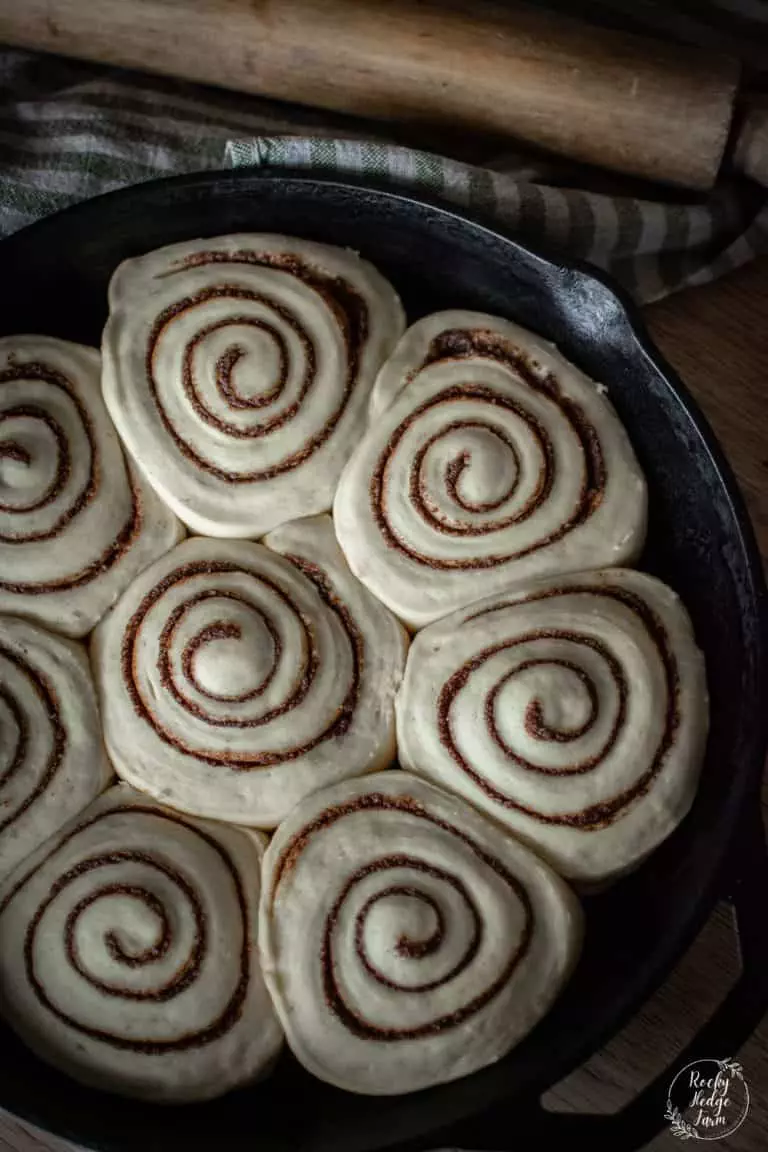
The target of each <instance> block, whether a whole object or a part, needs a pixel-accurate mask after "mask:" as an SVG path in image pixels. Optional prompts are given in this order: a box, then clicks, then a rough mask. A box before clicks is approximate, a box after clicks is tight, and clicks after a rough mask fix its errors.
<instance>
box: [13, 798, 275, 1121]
mask: <svg viewBox="0 0 768 1152" xmlns="http://www.w3.org/2000/svg"><path fill="white" fill-rule="evenodd" d="M261 853H262V845H261V841H260V840H258V839H257V835H256V834H250V833H247V832H245V831H241V830H236V829H231V828H224V827H221V826H218V825H214V824H206V823H204V822H198V821H194V822H190V821H188V820H184V819H183V818H182V817H180V816H179V815H178V813H175V812H171V811H169V810H167V809H165V808H163V807H161V806H160V805H156V804H153V803H152V802H151V801H149V800H148V799H147V798H146V797H142V796H140V795H139V794H138V793H136V792H134V791H133V790H132V789H130V788H128V787H127V786H125V785H119V786H117V787H115V788H112V789H110V790H109V791H108V792H106V793H105V794H104V795H103V796H102V797H100V798H99V799H98V800H97V801H96V802H95V803H94V804H93V805H92V806H91V807H90V808H88V809H87V810H86V811H85V812H84V813H83V814H82V815H81V817H80V819H79V820H78V821H77V822H75V823H72V824H70V825H69V826H68V827H67V828H66V829H64V831H63V832H61V833H60V834H59V835H58V836H57V837H56V838H55V839H54V840H53V841H49V842H48V843H47V844H45V845H44V846H43V848H42V849H40V850H39V851H38V852H37V853H36V854H35V855H34V856H33V857H32V858H31V859H29V860H28V861H26V863H25V864H23V865H22V866H21V867H20V868H19V869H18V870H17V872H15V873H14V874H13V875H12V876H11V877H10V878H9V880H8V881H7V882H6V884H5V886H4V888H3V890H2V892H0V932H2V938H3V948H2V953H1V954H0V998H1V999H2V1005H3V1012H4V1015H5V1016H6V1018H7V1019H8V1021H9V1022H10V1024H11V1025H12V1026H13V1027H14V1028H15V1029H16V1030H17V1031H18V1032H19V1034H20V1035H21V1036H22V1038H23V1039H25V1040H26V1042H27V1043H28V1044H29V1045H30V1047H31V1048H33V1049H34V1050H35V1051H36V1052H37V1053H38V1055H40V1056H41V1057H42V1058H43V1059H45V1060H47V1061H49V1062H50V1063H52V1064H55V1065H57V1066H60V1067H62V1068H63V1069H64V1070H65V1071H66V1072H68V1073H69V1074H70V1075H72V1076H74V1077H75V1078H77V1079H79V1080H82V1081H83V1082H84V1083H86V1084H92V1085H95V1086H97V1087H102V1088H107V1089H109V1090H111V1091H113V1092H119V1093H121V1094H123V1095H128V1096H137V1097H145V1098H148V1099H154V1100H161V1101H179V1102H180V1101H189V1100H199V1099H207V1098H209V1097H212V1096H217V1095H220V1094H221V1093H223V1092H226V1091H228V1090H229V1089H231V1088H234V1087H236V1086H238V1085H240V1084H244V1083H247V1082H248V1081H250V1080H253V1079H254V1078H255V1077H257V1076H259V1075H260V1074H262V1073H263V1072H264V1071H265V1070H266V1069H267V1068H268V1067H269V1065H270V1064H271V1063H272V1062H273V1060H274V1059H275V1057H276V1055H277V1053H278V1051H279V1048H280V1044H281V1032H280V1027H279V1025H278V1023H277V1020H276V1018H275V1015H274V1013H273V1011H272V1008H271V1005H270V1002H269V997H268V995H267V992H266V989H265V987H264V983H263V980H262V977H261V973H260V970H259V968H258V964H257V961H256V946H257V936H256V933H257V917H256V910H257V903H258V895H259V892H258V889H259V870H260V861H261Z"/></svg>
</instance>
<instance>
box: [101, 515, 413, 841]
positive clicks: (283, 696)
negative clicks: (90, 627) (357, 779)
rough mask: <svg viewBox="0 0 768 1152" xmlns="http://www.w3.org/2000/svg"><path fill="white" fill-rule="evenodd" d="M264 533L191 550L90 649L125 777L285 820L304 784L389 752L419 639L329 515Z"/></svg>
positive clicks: (180, 801)
mask: <svg viewBox="0 0 768 1152" xmlns="http://www.w3.org/2000/svg"><path fill="white" fill-rule="evenodd" d="M266 543H267V545H268V547H264V546H262V545H259V544H253V543H251V542H249V541H220V540H219V541H217V540H209V539H202V538H195V539H191V540H187V541H186V542H185V543H183V544H181V545H179V547H178V548H176V549H175V550H174V551H173V552H171V553H169V554H168V555H167V556H165V557H163V559H162V560H160V561H159V562H158V563H157V564H155V565H153V567H152V568H150V569H149V570H148V571H147V572H145V573H144V574H143V575H142V576H140V577H139V579H138V580H137V581H136V582H135V583H134V584H133V585H132V586H131V588H130V589H129V590H128V591H127V592H126V594H125V595H124V596H123V598H122V600H121V601H120V602H119V604H118V605H117V606H116V607H115V609H114V610H113V611H112V612H111V613H110V615H109V616H108V617H107V618H106V620H104V622H103V623H102V624H101V625H100V626H99V628H98V629H97V630H96V632H95V634H94V641H93V656H94V663H95V669H96V679H97V684H98V687H99V691H100V695H101V703H102V711H103V716H104V731H105V738H106V742H107V748H108V750H109V753H110V756H111V757H112V759H113V761H114V763H115V766H116V768H117V771H118V773H119V775H120V776H122V777H123V778H124V779H126V780H128V781H129V782H130V783H131V784H134V785H135V786H136V787H137V788H141V789H142V790H143V791H145V792H148V793H150V794H151V795H153V796H155V797H156V798H157V799H159V800H161V801H163V802H166V803H168V804H171V805H172V806H173V807H175V808H179V809H181V810H182V811H184V812H193V813H197V814H199V815H204V816H211V817H215V818H217V819H220V820H231V821H234V822H235V823H241V824H250V825H254V826H256V827H261V828H272V827H274V826H275V825H276V824H278V823H279V822H280V821H281V820H282V819H283V818H284V817H285V816H286V815H287V813H288V812H289V811H290V809H291V808H292V807H293V805H294V804H295V803H296V802H297V801H298V800H300V799H301V798H302V797H303V796H305V795H306V794H307V793H309V792H313V791H315V790H316V789H318V788H321V787H323V786H324V785H326V784H331V783H334V782H336V781H338V780H342V779H344V778H345V777H347V776H357V775H361V774H362V773H364V772H370V771H373V770H375V769H377V768H382V767H386V765H387V764H389V763H390V762H391V760H392V759H393V757H394V755H395V721H394V696H395V692H396V690H397V687H398V686H399V683H400V680H401V677H402V671H403V667H404V664H405V654H406V638H405V633H404V631H403V629H402V627H401V625H400V624H399V623H398V622H397V621H396V620H395V618H394V617H393V616H392V615H391V614H390V613H389V612H388V611H387V609H386V608H384V607H383V606H382V605H381V604H379V603H378V602H377V601H376V600H374V598H373V597H372V596H371V595H370V594H369V593H368V592H367V591H366V590H365V589H364V588H363V587H362V586H361V585H360V584H358V582H357V581H356V580H355V579H354V577H353V576H352V574H351V573H350V571H349V569H348V568H347V566H346V564H345V563H344V559H343V557H342V555H341V552H340V551H339V548H338V545H337V544H336V541H335V538H334V535H333V529H332V526H331V522H330V519H329V518H328V517H327V516H324V517H317V518H313V519H309V520H303V521H297V522H294V523H292V524H287V525H284V526H283V527H282V528H280V529H278V530H276V531H275V532H274V533H273V534H272V535H270V536H269V537H267V540H266ZM279 553H283V555H279Z"/></svg>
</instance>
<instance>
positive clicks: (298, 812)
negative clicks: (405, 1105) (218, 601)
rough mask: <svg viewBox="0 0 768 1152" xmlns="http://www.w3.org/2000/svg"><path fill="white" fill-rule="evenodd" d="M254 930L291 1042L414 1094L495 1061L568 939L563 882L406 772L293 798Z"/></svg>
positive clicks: (307, 1059) (321, 1070)
mask: <svg viewBox="0 0 768 1152" xmlns="http://www.w3.org/2000/svg"><path fill="white" fill-rule="evenodd" d="M259 941H260V948H261V954H262V965H263V969H264V975H265V978H266V981H267V986H268V988H269V991H270V993H271V994H272V998H273V1000H274V1003H275V1007H276V1008H277V1011H278V1014H279V1015H280V1018H281V1020H282V1022H283V1026H284V1028H285V1031H286V1037H287V1039H288V1042H289V1044H290V1046H291V1048H292V1049H293V1052H294V1053H295V1055H296V1056H297V1057H298V1059H299V1060H300V1061H301V1063H302V1064H304V1065H305V1067H306V1068H308V1069H309V1071H310V1072H313V1073H314V1074H315V1075H316V1076H319V1077H320V1079H322V1080H327V1081H329V1082H330V1083H332V1084H336V1085H338V1086H339V1087H340V1088H346V1089H347V1090H349V1091H351V1092H362V1093H368V1094H375V1095H387V1094H395V1093H404V1092H415V1091H416V1090H418V1089H420V1088H426V1087H428V1086H430V1085H433V1084H438V1083H441V1082H443V1081H447V1080H455V1079H456V1078H457V1077H459V1076H466V1075H468V1074H469V1073H470V1072H474V1071H476V1070H477V1069H478V1068H482V1067H483V1066H485V1065H486V1064H490V1063H492V1062H493V1061H495V1060H498V1059H499V1058H500V1057H502V1056H503V1055H504V1054H505V1053H506V1052H508V1051H509V1049H510V1048H511V1047H512V1046H513V1045H514V1044H515V1043H517V1041H518V1040H520V1039H521V1038H522V1037H523V1036H524V1035H525V1034H526V1033H527V1032H528V1031H529V1030H530V1029H531V1028H532V1027H533V1026H534V1024H536V1023H537V1021H538V1020H539V1019H540V1018H541V1017H542V1016H543V1015H544V1014H545V1013H546V1012H547V1010H548V1009H549V1008H550V1006H551V1005H552V1002H553V1001H554V1000H555V998H556V997H557V995H558V993H559V992H560V990H561V988H562V987H563V985H564V984H565V982H566V980H567V979H568V976H569V975H570V973H571V970H572V968H573V966H574V963H575V961H576V957H577V955H578V953H579V948H580V943H581V910H580V907H579V904H578V902H577V900H576V898H575V897H574V896H573V894H572V893H571V892H570V890H569V889H568V888H567V887H566V885H565V884H564V882H563V881H562V880H560V879H559V877H558V876H557V875H556V874H555V873H554V872H553V871H552V870H551V869H550V868H549V867H548V866H547V865H546V864H544V862H543V861H542V860H540V859H539V858H538V857H537V856H536V855H534V853H533V852H531V851H529V850H528V849H527V848H526V847H524V846H523V845H522V844H519V843H518V842H517V841H515V840H513V839H512V838H511V837H508V836H506V835H505V834H504V833H503V832H502V830H501V829H499V828H498V827H496V826H494V825H493V824H492V823H491V822H490V821H489V820H487V819H485V817H483V816H480V815H479V813H477V812H475V811H474V810H473V809H472V808H470V807H469V806H468V805H467V804H465V803H464V802H463V801H461V800H459V799H457V798H456V797H454V796H449V795H448V794H447V793H445V792H442V791H440V790H439V789H437V788H433V787H431V786H430V785H428V784H425V783H424V782H423V781H421V780H418V779H417V778H416V777H414V776H411V775H409V774H407V773H405V772H397V771H396V772H382V773H379V774H377V775H376V776H373V777H369V778H368V779H365V780H354V781H347V782H345V783H344V784H340V785H337V786H336V787H334V788H329V789H326V790H325V791H323V792H320V793H317V794H316V795H314V796H311V797H309V799H307V800H305V801H303V802H302V804H300V805H299V807H298V808H296V809H295V810H294V811H293V812H292V813H291V814H290V815H289V816H288V819H287V820H286V821H285V822H284V823H283V824H282V825H281V826H280V828H278V830H277V832H276V834H275V836H274V838H273V840H272V842H271V844H270V846H269V848H268V850H267V854H266V856H265V859H264V874H263V888H262V898H261V907H260V925H259Z"/></svg>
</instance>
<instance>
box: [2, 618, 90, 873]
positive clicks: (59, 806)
mask: <svg viewBox="0 0 768 1152" xmlns="http://www.w3.org/2000/svg"><path fill="white" fill-rule="evenodd" d="M110 775H111V768H110V766H109V764H108V762H107V757H106V754H105V751H104V746H103V744H102V739H101V724H100V721H99V712H98V708H97V705H96V693H95V691H94V688H93V683H92V681H91V673H90V669H89V667H88V660H87V657H86V654H85V652H84V651H83V650H82V649H81V648H80V647H79V645H77V644H74V643H72V642H70V641H68V640H63V639H61V638H60V637H57V636H52V635H51V634H50V633H48V632H46V631H44V630H43V629H42V628H39V627H38V626H37V625H35V624H32V623H29V622H27V621H25V620H17V619H14V618H13V617H11V616H4V617H0V878H2V877H4V876H6V875H7V874H8V873H9V872H10V871H11V870H12V869H13V868H14V867H15V866H16V865H17V864H18V863H19V861H21V860H23V859H24V858H25V857H26V856H28V855H29V854H30V853H31V852H32V851H34V849H35V848H37V847H38V845H40V844H42V843H43V841H44V840H46V839H47V838H48V837H49V836H51V835H52V834H53V833H54V832H56V831H57V830H58V829H59V828H61V827H62V825H63V824H65V823H66V822H67V820H69V819H71V818H72V817H73V816H76V815H77V813H78V812H80V811H81V810H82V809H83V808H85V806H86V805H87V804H90V802H91V801H92V800H93V799H94V798H95V797H96V796H97V795H98V793H99V792H101V791H102V790H103V789H104V788H105V787H106V786H107V782H108V780H109V777H110Z"/></svg>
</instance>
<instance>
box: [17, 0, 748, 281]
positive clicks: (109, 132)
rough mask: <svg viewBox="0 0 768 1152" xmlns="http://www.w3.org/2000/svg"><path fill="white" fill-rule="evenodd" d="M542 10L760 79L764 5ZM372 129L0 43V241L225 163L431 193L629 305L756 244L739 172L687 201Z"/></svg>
mask: <svg viewBox="0 0 768 1152" xmlns="http://www.w3.org/2000/svg"><path fill="white" fill-rule="evenodd" d="M548 3H550V5H552V4H554V5H555V6H557V5H558V4H560V5H561V6H564V7H567V8H569V10H571V11H573V10H581V11H588V12H589V14H590V16H591V17H592V18H594V19H601V18H602V19H603V20H604V21H605V22H609V23H610V22H613V23H620V24H622V25H623V26H629V27H631V28H636V29H637V28H640V29H643V30H647V28H648V26H650V27H653V28H655V29H656V30H657V31H661V32H662V33H663V34H664V35H665V36H666V37H667V38H669V37H672V38H676V39H678V40H681V41H686V42H693V43H697V44H700V45H704V46H707V47H711V46H713V45H719V46H721V47H723V48H726V49H727V50H730V51H732V52H739V53H740V54H741V55H742V57H743V59H744V61H745V64H746V66H747V69H748V75H749V76H750V77H751V78H752V80H754V79H755V78H758V79H759V77H760V76H761V75H764V74H765V73H768V4H763V3H760V2H759V0H697V3H696V4H695V5H691V4H690V3H685V4H680V3H677V2H674V3H673V2H672V0H669V2H668V0H663V2H662V0H659V2H656V3H655V2H652V0H595V2H594V3H593V2H590V3H589V4H584V3H582V4H579V0H567V3H566V0H548ZM574 5H575V9H574ZM386 130H390V131H392V129H384V128H383V127H382V126H381V125H378V126H371V125H366V124H364V123H362V122H360V121H356V120H354V119H352V118H351V117H342V116H337V115H333V114H331V113H326V112H320V111H313V110H311V109H301V108H296V107H293V106H291V105H286V104H279V103H276V102H273V101H268V100H261V99H258V98H255V97H246V96H238V95H234V94H231V93H225V92H221V91H217V90H213V89H210V88H203V87H199V86H195V85H192V84H186V83H182V82H176V81H172V80H167V79H159V78H150V77H147V76H143V75H138V74H135V73H128V72H123V71H121V70H119V69H116V68H105V67H97V66H92V65H87V64H81V63H75V62H71V61H65V60H61V59H58V58H55V57H47V56H38V55H33V54H31V53H26V52H20V51H12V50H8V51H6V52H2V51H0V235H1V234H4V233H5V234H7V233H9V232H12V231H14V230H16V229H18V228H21V227H23V226H24V225H25V224H28V223H30V222H31V221H33V220H35V219H37V218H38V217H40V216H42V215H45V214H46V213H48V212H53V211H56V210H57V209H59V208H63V207H64V206H66V205H67V204H71V203H73V202H75V201H77V200H82V199H85V198H87V197H89V196H94V195H96V194H97V193H100V192H105V191H109V190H111V189H114V188H119V187H123V186H125V185H126V184H131V183H136V182H138V181H142V180H147V179H150V178H152V177H156V176H168V175H173V174H177V173H182V172H189V171H193V170H199V169H204V168H219V167H221V166H222V165H223V164H225V163H229V164H232V165H235V166H240V165H253V166H257V167H262V168H280V167H283V166H290V167H292V168H305V169H307V170H309V171H316V172H323V173H329V174H332V175H334V176H337V177H339V178H343V177H344V175H345V174H348V173H349V174H354V175H356V176H368V177H371V178H372V179H374V180H376V181H378V182H380V183H381V182H385V183H386V184H388V185H391V186H393V187H396V188H401V189H404V190H407V191H409V192H416V193H418V192H419V191H420V190H424V191H426V192H429V193H432V194H437V195H438V196H440V197H443V198H444V199H445V200H446V201H448V202H450V203H451V204H454V205H457V206H459V207H461V208H467V209H468V210H470V211H471V212H472V211H474V212H478V213H481V214H482V215H483V216H484V217H485V218H489V219H490V220H492V221H494V222H495V223H496V224H497V225H498V226H499V227H500V228H501V229H503V230H504V231H505V232H508V233H510V234H512V235H514V236H516V237H518V238H520V239H522V240H523V241H527V242H530V243H531V244H534V245H535V244H536V243H537V242H540V243H542V244H543V245H544V246H546V248H547V250H548V251H550V252H555V253H557V252H561V253H562V254H563V255H564V256H566V257H573V258H578V259H582V260H588V261H591V262H593V263H594V264H597V265H599V266H600V267H601V268H604V269H606V270H607V271H609V272H611V273H613V275H615V276H616V277H617V278H618V279H619V280H620V281H621V282H622V283H623V284H624V285H625V287H626V288H628V289H629V291H630V292H631V293H632V294H633V295H634V296H635V297H636V298H637V299H638V300H640V301H642V302H647V301H651V300H656V299H658V298H659V297H662V296H665V295H666V294H668V293H670V292H674V291H676V290H678V289H680V288H683V287H685V286H687V285H694V284H704V283H706V282H708V281H710V280H713V279H715V278H716V277H718V276H721V275H723V274H724V273H726V272H729V271H731V270H732V269H734V268H737V267H738V266H739V265H741V264H744V263H746V262H747V261H749V260H752V259H753V258H754V257H755V256H756V255H758V254H760V253H765V252H768V191H766V189H764V188H761V187H759V186H758V185H756V184H753V183H751V182H750V181H748V180H746V179H740V178H738V177H735V176H733V177H725V178H724V179H723V180H722V181H721V182H720V183H719V184H718V185H717V187H716V188H715V189H714V191H713V192H712V193H711V194H710V195H709V196H707V197H705V198H701V199H693V198H688V199H687V198H686V197H685V196H684V195H683V194H679V193H674V192H671V191H670V190H669V189H662V188H658V189H656V188H650V189H649V188H648V187H647V186H646V187H644V188H642V190H641V191H639V190H638V189H639V186H638V185H637V184H633V183H632V182H630V181H623V180H620V179H619V178H614V177H606V176H601V175H599V174H595V173H594V172H591V173H589V174H586V173H585V171H584V170H583V169H579V168H578V167H577V166H575V165H572V164H567V163H559V162H555V161H545V162H543V161H541V160H540V159H533V158H531V157H529V156H526V155H525V154H520V153H513V152H508V153H505V154H504V155H501V156H500V155H494V154H488V153H487V151H483V146H482V144H481V143H480V142H477V141H474V142H473V141H471V140H469V141H467V140H462V142H461V147H462V148H463V149H464V151H463V154H461V153H459V152H458V151H457V148H458V143H457V136H458V134H454V135H453V138H452V141H451V143H450V144H446V143H445V142H444V141H443V142H441V143H440V144H437V143H436V142H435V141H434V140H433V141H431V146H430V149H429V150H423V144H424V142H423V141H420V142H419V143H420V145H421V147H419V148H413V147H404V146H403V142H402V140H400V141H393V140H391V139H386V138H385V137H384V135H383V133H384V132H385V131H386ZM411 143H412V141H411ZM467 149H471V152H470V153H468V152H467ZM446 151H450V152H451V153H452V155H451V156H447V155H443V154H441V153H444V152H446ZM596 181H599V182H600V183H599V185H598V184H597V183H596Z"/></svg>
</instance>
